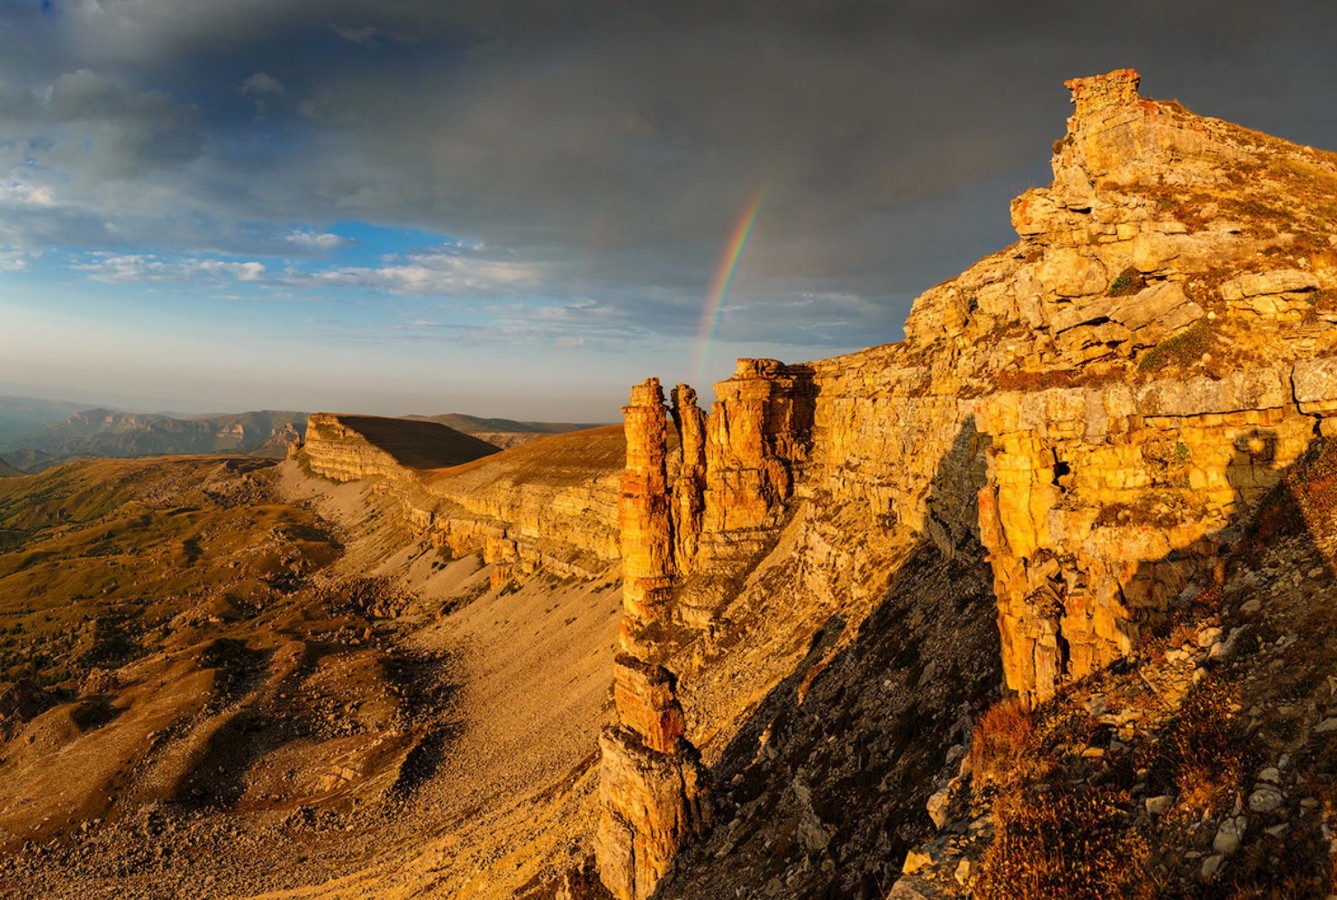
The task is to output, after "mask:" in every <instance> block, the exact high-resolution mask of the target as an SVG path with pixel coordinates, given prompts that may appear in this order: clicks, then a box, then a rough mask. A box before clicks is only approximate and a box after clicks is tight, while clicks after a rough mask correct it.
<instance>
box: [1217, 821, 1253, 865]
mask: <svg viewBox="0 0 1337 900" xmlns="http://www.w3.org/2000/svg"><path fill="white" fill-rule="evenodd" d="M1248 829H1249V820H1248V819H1246V818H1245V817H1244V816H1233V817H1231V816H1228V817H1226V819H1224V820H1223V821H1222V822H1221V826H1220V827H1219V828H1217V830H1216V837H1214V838H1212V849H1213V850H1215V851H1216V852H1217V853H1221V854H1224V855H1226V856H1229V855H1231V854H1232V853H1234V852H1235V851H1236V850H1238V849H1239V846H1240V841H1241V840H1243V839H1244V833H1245V832H1246V831H1248Z"/></svg>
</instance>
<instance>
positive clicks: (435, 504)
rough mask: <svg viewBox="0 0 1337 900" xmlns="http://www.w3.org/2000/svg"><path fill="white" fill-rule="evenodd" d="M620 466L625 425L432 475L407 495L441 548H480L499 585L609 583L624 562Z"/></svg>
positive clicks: (410, 509)
mask: <svg viewBox="0 0 1337 900" xmlns="http://www.w3.org/2000/svg"><path fill="white" fill-rule="evenodd" d="M622 461H623V437H622V429H621V428H618V427H615V426H614V427H607V428H593V429H589V430H587V431H577V432H572V433H570V434H561V435H552V436H551V437H545V438H542V439H541V440H535V441H531V442H527V443H525V444H523V445H521V446H519V447H515V448H512V449H510V450H507V451H505V452H503V453H499V454H497V455H495V456H488V457H486V458H484V459H479V460H477V461H475V462H472V463H469V464H467V465H462V466H455V467H453V468H449V469H445V470H442V471H439V472H435V473H432V474H430V475H428V476H427V477H426V478H425V479H424V480H423V481H422V483H421V484H420V485H414V486H412V487H411V488H406V489H403V490H402V491H401V494H400V496H401V499H402V502H403V504H404V508H405V510H406V512H407V514H408V515H409V517H410V519H411V520H412V521H413V522H414V523H415V524H416V525H418V526H419V527H420V528H423V529H424V530H427V531H429V532H430V535H431V539H432V541H433V543H434V544H436V546H438V547H442V548H445V549H446V550H447V551H449V552H450V554H451V555H452V556H456V557H459V556H465V555H467V554H469V553H474V552H478V551H482V554H483V560H484V562H487V563H494V564H497V566H498V568H497V570H496V572H495V574H494V578H496V579H499V580H512V579H523V578H525V577H527V576H529V575H532V574H533V573H535V572H537V571H539V570H540V569H543V570H546V571H549V572H552V573H554V574H556V575H560V576H576V577H580V578H593V577H602V576H605V575H607V574H609V573H610V571H611V570H615V568H616V565H617V561H618V543H619V538H618V524H617V522H618V519H617V489H618V477H619V470H620V469H621V466H622Z"/></svg>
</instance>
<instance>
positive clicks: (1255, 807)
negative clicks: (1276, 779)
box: [1249, 784, 1285, 813]
mask: <svg viewBox="0 0 1337 900" xmlns="http://www.w3.org/2000/svg"><path fill="white" fill-rule="evenodd" d="M1284 799H1285V798H1284V797H1283V796H1282V793H1281V791H1279V790H1277V788H1275V787H1274V786H1272V785H1270V784H1264V785H1261V786H1259V787H1258V788H1257V789H1255V790H1254V792H1253V793H1252V794H1250V795H1249V810H1250V811H1251V812H1257V813H1266V812H1272V811H1273V810H1274V809H1277V808H1278V807H1280V806H1281V803H1282V800H1284Z"/></svg>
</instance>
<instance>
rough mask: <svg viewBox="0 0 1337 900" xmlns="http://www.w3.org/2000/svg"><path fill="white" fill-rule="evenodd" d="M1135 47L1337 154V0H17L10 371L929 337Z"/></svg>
mask: <svg viewBox="0 0 1337 900" xmlns="http://www.w3.org/2000/svg"><path fill="white" fill-rule="evenodd" d="M1123 66H1133V67H1136V68H1138V69H1139V70H1140V71H1141V72H1142V75H1143V81H1142V90H1143V93H1144V94H1145V95H1146V96H1150V97H1158V98H1175V99H1178V100H1180V101H1181V102H1183V103H1184V104H1186V105H1187V106H1188V107H1189V108H1190V109H1193V110H1194V111H1196V112H1199V113H1202V114H1207V115H1214V116H1218V117H1221V118H1225V119H1229V120H1231V121H1235V122H1239V123H1240V124H1243V125H1247V126H1249V127H1252V128H1256V129H1260V130H1263V131H1267V132H1270V133H1273V134H1277V135H1280V136H1282V137H1285V138H1288V139H1291V140H1294V141H1297V142H1299V143H1304V144H1311V145H1314V146H1320V147H1324V148H1327V149H1337V103H1334V102H1333V100H1332V96H1333V91H1334V88H1337V2H1332V0H1310V2H1285V0H1279V2H1273V3H1266V4H1264V3H1258V2H1257V0H1249V2H1240V0H1211V2H1192V0H1180V2H1177V3H1165V2H1163V0H1156V2H1146V0H1123V2H1120V3H1116V4H1111V3H1104V2H1102V3H1091V2H1076V0H1066V2H1048V0H1045V2H1026V0H1018V2H1000V0H885V2H842V0H795V2H788V0H764V2H763V0H749V2H734V0H710V2H698V0H673V2H661V0H646V2H635V3H628V2H626V0H617V2H609V0H585V2H574V0H568V2H558V0H530V2H508V0H458V2H438V0H377V2H371V0H322V2H310V0H0V392H4V393H19V394H27V395H35V396H44V397H54V398H60V399H73V400H79V401H85V400H86V401H89V402H96V403H107V404H111V405H118V406H121V407H124V408H132V409H145V410H152V409H173V410H182V411H206V410H208V411H219V410H241V409H250V408H271V409H273V408H283V409H304V410H318V409H320V410H342V411H358V412H369V413H381V414H392V415H397V414H406V413H439V412H447V411H458V412H470V413H474V414H479V415H496V416H512V417H523V418H530V419H551V420H578V421H613V420H616V419H617V418H618V407H619V405H620V404H621V403H623V402H625V397H626V394H627V388H628V386H629V385H630V384H632V383H634V382H637V381H640V380H641V379H643V378H645V377H647V376H649V375H657V376H659V377H660V378H661V379H663V380H664V381H665V382H666V383H667V384H672V383H676V382H678V381H683V380H685V381H688V382H690V383H693V384H695V385H697V386H698V388H700V389H701V390H702V393H703V394H704V395H705V396H707V397H708V396H709V393H708V385H709V384H711V383H713V382H715V381H718V380H721V379H723V378H726V377H728V375H729V374H730V373H731V372H732V369H733V360H734V359H735V358H736V357H739V356H771V357H776V358H779V359H782V360H785V361H788V362H797V361H802V360H809V359H819V358H824V357H829V356H834V355H837V354H840V353H843V352H847V351H850V350H855V349H859V348H862V347H867V346H872V345H876V344H881V343H888V342H891V341H896V340H899V339H900V338H901V337H902V324H903V322H904V320H905V317H906V315H907V313H908V311H909V308H910V304H911V302H912V300H913V299H914V297H915V296H916V295H917V294H918V293H920V292H921V291H923V290H925V289H926V288H928V287H930V286H932V285H933V284H935V283H937V282H940V281H942V280H945V279H947V278H950V277H952V276H954V275H955V274H957V273H958V272H960V271H961V270H963V269H964V268H966V267H967V266H969V265H970V264H971V263H973V262H974V261H975V260H977V259H979V258H981V257H983V256H985V255H987V254H989V253H992V252H994V251H996V250H998V249H1001V248H1002V247H1005V246H1007V245H1008V244H1009V243H1011V242H1012V241H1013V240H1015V239H1016V235H1015V234H1014V233H1013V232H1012V230H1011V228H1010V226H1009V224H1008V203H1009V201H1010V199H1011V198H1012V197H1014V196H1016V195H1017V194H1020V193H1021V192H1023V191H1024V190H1026V189H1027V188H1029V187H1032V186H1035V185H1039V184H1046V183H1048V181H1049V178H1050V172H1049V156H1050V147H1051V145H1052V143H1053V141H1054V140H1055V139H1056V138H1058V137H1060V136H1061V135H1062V133H1063V128H1064V120H1065V118H1066V117H1067V115H1068V113H1069V102H1068V94H1067V91H1066V90H1065V89H1064V88H1063V86H1062V82H1063V80H1064V79H1066V78H1070V77H1074V76H1080V75H1089V74H1096V73H1100V72H1104V71H1108V70H1110V69H1114V68H1119V67H1123ZM748 226H750V227H748Z"/></svg>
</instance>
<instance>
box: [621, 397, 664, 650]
mask: <svg viewBox="0 0 1337 900" xmlns="http://www.w3.org/2000/svg"><path fill="white" fill-rule="evenodd" d="M622 415H623V418H624V421H625V429H626V438H627V466H626V469H625V470H624V471H623V473H622V479H621V482H620V485H619V492H618V524H619V527H620V529H621V533H622V602H623V610H624V613H625V617H624V622H623V626H624V632H626V631H627V630H629V629H632V628H636V627H644V626H646V625H650V624H652V623H655V622H658V621H661V620H662V619H663V618H664V617H665V616H666V615H667V603H668V599H669V594H670V591H671V588H672V585H673V577H674V567H673V525H672V513H671V510H670V506H669V486H668V469H667V457H668V442H667V432H666V415H665V409H664V392H663V389H662V388H661V387H660V386H659V379H658V378H647V379H646V380H645V381H643V382H641V383H640V384H638V385H636V386H635V387H633V388H632V389H631V402H630V403H629V404H628V405H626V406H624V407H622Z"/></svg>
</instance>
